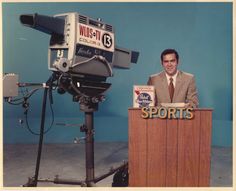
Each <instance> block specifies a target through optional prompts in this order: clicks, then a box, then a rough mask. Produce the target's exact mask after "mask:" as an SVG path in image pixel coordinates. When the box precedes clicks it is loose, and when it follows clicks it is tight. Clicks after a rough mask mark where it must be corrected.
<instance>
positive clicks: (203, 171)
mask: <svg viewBox="0 0 236 191" xmlns="http://www.w3.org/2000/svg"><path fill="white" fill-rule="evenodd" d="M128 116H129V186H144V187H162V186H166V187H185V186H189V187H195V186H201V187H205V186H209V183H210V161H211V128H212V110H211V109H195V110H194V118H193V119H160V118H151V119H143V118H142V117H141V110H140V109H136V108H132V109H129V114H128Z"/></svg>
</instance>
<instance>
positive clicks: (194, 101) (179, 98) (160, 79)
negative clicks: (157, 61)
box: [147, 71, 199, 107]
mask: <svg viewBox="0 0 236 191" xmlns="http://www.w3.org/2000/svg"><path fill="white" fill-rule="evenodd" d="M147 84H148V85H153V86H154V87H155V96H156V102H155V103H156V104H155V105H160V103H170V102H171V100H170V95H169V90H168V82H167V79H166V74H165V71H162V72H160V73H158V74H154V75H151V76H150V77H149V80H148V83H147ZM179 102H184V103H189V104H190V107H198V105H199V101H198V95H197V88H196V84H195V78H194V76H193V75H192V74H189V73H186V72H183V71H179V72H178V75H177V77H176V84H175V91H174V96H173V103H179Z"/></svg>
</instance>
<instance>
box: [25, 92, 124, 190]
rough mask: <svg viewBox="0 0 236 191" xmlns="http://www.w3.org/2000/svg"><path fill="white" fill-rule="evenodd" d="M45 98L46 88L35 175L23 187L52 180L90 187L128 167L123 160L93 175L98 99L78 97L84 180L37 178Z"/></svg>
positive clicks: (58, 182) (42, 134)
mask: <svg viewBox="0 0 236 191" xmlns="http://www.w3.org/2000/svg"><path fill="white" fill-rule="evenodd" d="M45 98H47V89H45V92H44V101H43V109H42V119H41V128H40V138H39V144H38V155H37V161H36V169H35V175H34V176H33V177H31V178H29V179H28V182H27V183H26V184H24V185H23V186H24V187H36V186H37V183H38V182H53V183H54V184H70V185H81V186H84V187H92V186H95V184H96V183H97V182H99V181H101V180H103V179H104V178H106V177H108V176H110V175H112V174H114V173H116V172H118V171H124V170H126V169H128V162H125V161H124V162H123V164H121V165H120V166H119V167H117V168H111V169H110V170H109V171H108V172H107V173H105V174H103V175H100V176H98V177H95V173H94V170H95V168H94V111H97V110H98V103H99V101H97V102H95V103H94V101H92V100H93V99H92V98H88V97H87V99H84V98H83V99H80V101H79V104H80V110H82V111H83V112H84V117H85V122H84V125H82V126H81V127H80V130H81V132H84V133H85V154H86V156H85V160H86V163H85V165H86V179H85V180H82V181H81V180H74V179H73V180H72V179H61V178H59V176H56V177H55V178H54V179H39V178H38V174H39V167H40V160H41V152H42V144H43V136H44V133H43V132H44V120H45V109H46V99H45ZM81 100H82V101H81Z"/></svg>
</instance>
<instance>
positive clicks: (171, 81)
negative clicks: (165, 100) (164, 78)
mask: <svg viewBox="0 0 236 191" xmlns="http://www.w3.org/2000/svg"><path fill="white" fill-rule="evenodd" d="M174 91H175V88H174V84H173V78H170V84H169V94H170V100H171V103H172V101H173V95H174Z"/></svg>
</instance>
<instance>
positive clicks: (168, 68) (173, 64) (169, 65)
mask: <svg viewBox="0 0 236 191" xmlns="http://www.w3.org/2000/svg"><path fill="white" fill-rule="evenodd" d="M162 66H163V68H164V70H165V72H166V73H167V74H168V75H170V76H173V75H175V74H176V72H177V66H178V61H177V59H176V56H175V54H174V53H173V54H166V55H164V56H163V61H162Z"/></svg>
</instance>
